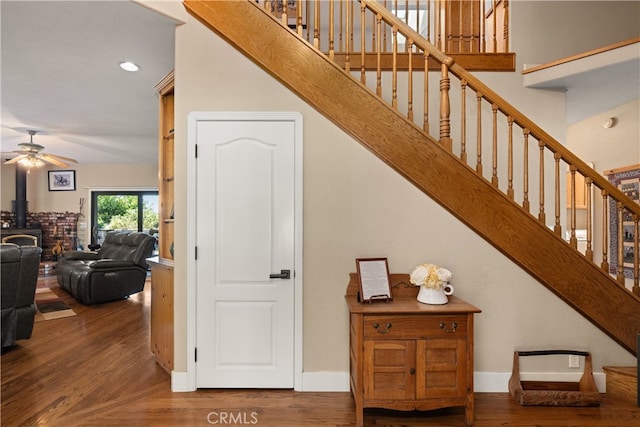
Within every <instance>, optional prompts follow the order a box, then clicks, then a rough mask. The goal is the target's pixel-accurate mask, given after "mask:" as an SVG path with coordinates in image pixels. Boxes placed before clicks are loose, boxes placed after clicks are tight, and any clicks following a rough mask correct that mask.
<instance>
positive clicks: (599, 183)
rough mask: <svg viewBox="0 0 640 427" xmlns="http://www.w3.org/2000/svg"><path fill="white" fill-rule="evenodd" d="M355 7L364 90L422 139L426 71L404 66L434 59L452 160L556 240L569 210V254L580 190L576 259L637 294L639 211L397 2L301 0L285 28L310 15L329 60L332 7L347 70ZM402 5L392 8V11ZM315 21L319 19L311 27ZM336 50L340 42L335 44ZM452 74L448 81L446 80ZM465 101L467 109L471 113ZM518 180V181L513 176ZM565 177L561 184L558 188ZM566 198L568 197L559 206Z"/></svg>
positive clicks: (442, 129) (426, 120)
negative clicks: (399, 13) (581, 243)
mask: <svg viewBox="0 0 640 427" xmlns="http://www.w3.org/2000/svg"><path fill="white" fill-rule="evenodd" d="M272 3H273V2H271V1H265V2H263V6H264V7H265V8H266V10H268V11H272V10H271V8H272ZM320 3H323V4H325V7H324V9H328V10H327V11H326V13H325V14H324V15H323V14H321V5H320ZM354 3H359V5H358V7H357V9H356V10H357V11H358V12H359V13H358V14H359V29H360V33H361V36H360V42H361V45H360V46H359V47H360V55H361V56H362V58H361V61H360V80H361V82H362V84H364V85H367V83H368V82H367V78H368V73H367V70H366V67H365V66H364V64H365V62H366V60H365V59H364V56H365V55H367V54H372V53H373V54H375V55H377V62H376V66H375V72H376V75H375V82H374V83H370V84H369V86H370V87H371V89H372V90H374V91H375V93H376V95H377V96H379V97H380V98H381V99H383V100H385V101H386V102H387V103H388V104H389V105H390V106H391V107H392V108H393V109H395V110H397V111H399V112H401V113H402V114H404V115H406V117H407V118H408V119H409V120H410V121H412V122H414V123H416V125H418V126H420V127H421V128H422V129H423V130H424V131H425V132H426V133H430V130H431V129H430V128H431V125H430V117H431V116H432V115H431V114H430V112H429V107H430V104H431V103H432V102H431V99H432V97H431V98H430V95H429V90H430V89H431V88H430V87H429V82H428V79H429V73H424V72H422V71H417V70H414V69H413V68H412V65H413V64H414V63H415V61H416V60H420V61H422V62H423V63H425V64H426V63H428V62H429V61H435V62H436V63H437V64H438V66H439V68H440V70H441V75H440V81H439V92H440V93H439V98H440V102H439V117H438V120H437V122H438V123H439V140H440V142H441V143H442V144H443V145H444V146H445V147H447V148H448V149H453V141H456V144H455V145H456V146H455V151H457V152H458V155H459V158H460V159H461V160H462V161H463V162H465V163H468V164H469V165H470V166H472V167H474V168H475V170H476V172H477V173H478V174H479V175H481V176H485V177H486V178H487V179H489V180H490V181H491V183H492V184H493V185H494V187H495V188H496V189H498V190H500V191H503V192H504V193H505V194H506V195H507V196H508V197H509V198H511V199H512V200H515V199H516V192H517V193H518V198H519V199H520V202H521V204H522V208H523V209H524V210H525V211H527V212H531V210H532V208H534V209H536V210H537V212H536V215H537V217H538V219H539V220H540V221H541V222H542V223H544V224H546V225H548V226H549V228H552V229H553V230H554V232H555V233H556V234H557V235H559V236H561V237H564V236H563V226H562V224H563V222H564V216H565V214H567V212H566V211H568V214H567V218H568V219H567V221H566V222H568V226H566V228H567V231H568V235H569V238H568V240H569V244H570V245H571V246H572V247H573V248H574V249H576V250H577V248H578V245H577V243H578V240H577V237H576V222H577V221H576V216H577V211H578V208H577V207H576V196H577V193H578V192H584V193H585V194H586V197H587V198H588V200H587V201H586V212H585V214H586V222H587V228H586V247H585V250H584V256H585V257H586V258H587V259H588V260H589V261H594V260H597V262H598V263H599V264H600V266H601V268H602V270H603V271H604V272H606V273H609V272H611V271H614V272H616V279H617V281H618V284H619V285H620V286H625V282H626V277H629V278H630V281H631V284H630V285H629V286H630V287H631V289H632V291H633V292H634V293H635V294H636V295H640V287H639V278H640V271H639V264H640V263H639V260H638V256H639V253H638V222H639V219H640V205H639V204H638V203H634V202H633V201H632V200H631V199H630V198H629V197H627V196H626V195H625V194H623V193H622V191H621V190H620V189H618V188H616V187H614V186H613V185H612V184H611V183H610V182H609V181H608V180H607V179H605V178H604V177H603V176H602V175H600V174H599V173H597V172H596V171H595V170H593V168H591V167H590V166H589V165H587V164H586V163H585V162H583V161H582V160H580V159H579V158H578V157H576V156H575V155H574V154H573V153H572V152H571V151H569V150H567V149H566V148H565V147H564V146H563V145H562V144H561V143H560V142H558V141H557V140H555V139H554V138H553V137H552V136H551V135H549V134H548V133H546V132H545V131H544V130H543V129H542V128H541V127H539V126H538V125H536V124H535V123H534V122H533V121H531V120H530V119H529V118H528V117H526V116H525V115H524V114H522V113H521V112H520V111H518V110H517V109H516V108H515V107H513V106H512V105H511V104H509V103H508V102H507V101H505V100H504V99H503V98H502V97H500V96H499V95H498V94H497V93H495V92H494V91H493V90H491V89H490V88H489V87H488V86H486V85H485V84H484V83H482V82H481V81H480V80H479V79H478V78H476V77H475V76H474V75H472V74H470V73H469V72H468V71H467V70H466V69H465V68H463V67H461V66H460V65H458V64H457V63H456V62H455V61H454V59H452V58H451V57H450V56H447V55H445V54H444V53H443V52H441V51H440V50H439V49H437V48H436V47H435V46H434V45H433V44H432V43H430V42H429V41H428V40H427V39H425V38H424V37H423V35H421V34H419V33H418V32H416V31H415V30H414V29H413V28H411V27H410V26H409V25H408V23H407V22H406V21H404V20H402V19H400V18H398V17H396V16H395V15H394V14H392V13H391V12H390V10H389V9H388V6H390V5H393V6H395V7H396V8H397V7H398V1H395V2H393V1H375V0H362V1H360V2H354V1H339V0H329V1H323V2H320V1H308V0H305V1H304V2H303V1H302V0H298V1H297V2H296V6H297V7H296V8H292V13H295V14H296V18H295V19H293V22H294V23H296V25H294V29H295V30H296V31H297V33H298V34H299V35H300V34H304V30H305V28H304V26H303V25H302V22H307V21H308V20H309V19H311V18H313V19H314V20H315V21H314V24H313V28H315V29H316V31H315V35H314V37H313V44H314V47H316V48H320V41H319V37H320V30H319V28H329V35H328V38H327V41H326V44H327V45H328V46H329V50H328V58H329V60H334V57H335V50H334V48H335V46H336V44H335V35H334V32H333V31H332V30H333V28H334V27H335V26H336V24H335V22H336V15H338V11H339V15H338V17H339V22H340V25H339V26H338V28H340V29H341V32H340V40H341V41H342V38H343V33H342V28H343V25H342V22H343V21H344V22H346V25H345V26H344V28H345V30H344V32H345V34H346V35H347V36H348V37H346V42H345V50H344V52H345V63H344V64H338V65H340V66H342V67H344V69H345V70H346V71H347V72H350V71H351V70H352V69H351V63H350V55H349V51H350V50H351V49H352V48H353V40H352V39H353V34H354V27H356V28H357V27H358V25H357V22H358V21H357V20H356V19H355V18H354V16H353V12H354V9H355V6H354ZM402 3H403V2H400V5H401V4H402ZM468 3H472V2H468ZM405 7H406V6H405ZM418 7H419V3H418ZM438 7H440V6H438ZM310 9H313V12H310ZM303 12H305V13H306V16H304V18H305V20H303ZM343 14H344V15H343ZM278 17H279V18H280V19H281V20H282V21H283V22H289V21H288V19H289V18H288V15H287V13H286V11H282V13H281V14H280V15H279V16H278ZM321 17H322V18H325V19H326V21H325V22H320V18H321ZM371 22H373V23H374V25H372V26H368V23H371ZM400 38H402V39H403V40H405V41H406V43H404V44H403V47H402V49H400V48H399V44H398V40H399V39H400ZM350 41H351V43H350ZM369 42H371V47H370V49H368V43H369ZM339 45H340V46H342V42H341V43H340V44H339ZM388 49H389V50H390V52H389V53H390V55H391V63H390V64H385V61H384V60H383V58H382V54H383V53H385V52H387V50H388ZM402 53H407V54H408V56H409V59H408V65H407V69H408V72H407V75H406V81H404V82H403V83H404V85H403V86H404V87H400V85H401V83H400V82H401V81H403V79H402V77H404V73H400V72H399V71H398V60H397V58H398V55H399V54H402ZM425 66H426V65H425ZM425 66H423V68H422V70H424V67H425ZM386 70H389V71H390V74H391V76H390V78H388V77H387V78H383V74H386V73H385V71H386ZM417 73H419V75H420V77H422V78H423V79H424V82H423V84H422V87H420V85H419V84H417V82H416V80H414V75H415V74H417ZM371 77H373V76H371ZM452 77H454V78H456V79H457V80H455V82H452ZM453 83H455V84H456V85H457V86H456V95H457V96H458V100H457V102H458V103H459V105H458V106H457V107H458V108H459V109H460V111H459V113H458V114H457V119H455V120H456V122H457V124H458V125H459V128H458V129H459V132H458V133H457V134H454V135H453V137H452V121H453V120H454V118H452V113H451V105H452V104H453V103H454V102H455V101H454V100H452V99H451V97H452V92H453V89H452V87H451V86H452V84H453ZM401 93H404V94H405V96H404V97H402V96H401V95H400V94H401ZM401 98H404V99H402V101H403V105H399V103H400V100H401ZM474 103H475V104H476V105H475V108H474V106H473V104H474ZM418 106H422V107H423V108H422V110H423V111H422V112H421V114H419V115H416V109H417V107H418ZM485 115H486V116H485ZM486 117H490V126H491V127H492V129H491V130H490V131H489V135H486V134H487V132H485V130H484V129H483V127H484V126H486V125H487V119H486ZM474 119H475V120H474ZM433 121H435V120H433ZM468 122H475V123H473V124H472V123H469V124H471V126H474V125H475V127H476V128H475V129H474V130H473V131H472V130H471V129H469V128H468ZM500 127H501V128H502V129H501V128H500ZM473 132H475V135H474V136H475V146H474V147H472V146H471V144H468V136H469V134H470V133H473ZM517 134H520V135H521V136H520V140H519V141H517V136H516V135H517ZM485 136H488V138H485ZM487 139H488V140H489V141H487ZM536 147H537V150H536ZM516 152H519V159H516V157H515V153H516ZM485 153H488V154H485ZM487 157H488V158H489V160H487ZM536 158H537V159H536ZM536 163H537V164H536ZM518 175H519V177H520V180H518V178H517V176H518ZM565 179H566V180H568V182H566V183H565ZM518 181H519V182H518ZM579 182H580V183H584V184H582V185H584V186H586V190H585V189H584V188H581V187H580V186H579V185H578V183H579ZM563 183H564V184H565V185H563ZM536 187H537V188H536ZM533 188H536V190H537V191H535V192H534V191H532V189H533ZM594 189H597V192H598V193H599V196H600V197H599V200H597V199H598V197H597V196H595V195H594ZM565 190H567V191H565ZM565 197H566V198H568V200H565ZM596 202H599V203H601V206H600V209H597V208H596ZM549 204H551V209H549V208H548V207H547V206H548V205H549ZM596 214H597V215H598V216H599V217H600V218H599V219H598V220H596ZM610 224H615V227H616V228H615V229H613V232H614V236H612V235H611V232H610V229H609V227H610ZM625 225H626V227H627V229H626V230H627V233H626V235H627V236H633V237H631V238H630V237H627V240H625V239H624V238H616V239H615V242H614V246H612V237H617V236H624V235H625V228H624V227H625ZM629 230H631V231H629ZM595 233H597V234H598V235H599V241H600V242H601V247H600V248H599V250H598V249H597V248H594V240H595V239H594V236H595ZM610 251H611V253H610ZM610 258H613V259H616V262H615V264H614V265H610V262H609V260H610ZM625 272H626V276H625Z"/></svg>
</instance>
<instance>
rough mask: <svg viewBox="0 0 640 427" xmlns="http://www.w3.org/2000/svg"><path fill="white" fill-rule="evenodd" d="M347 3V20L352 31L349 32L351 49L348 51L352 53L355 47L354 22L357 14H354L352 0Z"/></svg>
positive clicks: (347, 0)
mask: <svg viewBox="0 0 640 427" xmlns="http://www.w3.org/2000/svg"><path fill="white" fill-rule="evenodd" d="M345 1H346V2H348V3H347V12H348V14H349V17H348V18H347V22H349V28H350V30H349V31H348V33H349V48H348V49H347V51H351V49H353V47H354V46H355V45H354V44H353V36H354V34H353V28H354V21H355V17H356V16H355V13H354V12H353V3H354V2H353V1H352V0H345Z"/></svg>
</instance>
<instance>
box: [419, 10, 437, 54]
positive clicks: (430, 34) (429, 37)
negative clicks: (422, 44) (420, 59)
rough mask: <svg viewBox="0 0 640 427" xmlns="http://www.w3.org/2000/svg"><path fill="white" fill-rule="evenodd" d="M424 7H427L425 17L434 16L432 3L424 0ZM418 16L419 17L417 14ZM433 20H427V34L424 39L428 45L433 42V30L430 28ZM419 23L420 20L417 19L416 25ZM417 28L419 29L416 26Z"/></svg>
mask: <svg viewBox="0 0 640 427" xmlns="http://www.w3.org/2000/svg"><path fill="white" fill-rule="evenodd" d="M426 2H427V3H426V7H427V13H426V16H428V17H431V16H434V15H433V3H434V2H433V1H430V0H426ZM418 10H420V8H418ZM418 16H420V15H419V14H418ZM432 21H433V20H432V19H427V34H425V38H426V39H427V40H429V43H432V44H434V40H433V28H432V27H431V22H432ZM419 23H420V18H418V24H419ZM418 28H420V26H418Z"/></svg>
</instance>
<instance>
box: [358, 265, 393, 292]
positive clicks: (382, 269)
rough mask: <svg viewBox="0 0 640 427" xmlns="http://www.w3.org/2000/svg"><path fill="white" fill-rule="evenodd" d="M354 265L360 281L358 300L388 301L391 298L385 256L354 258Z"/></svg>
mask: <svg viewBox="0 0 640 427" xmlns="http://www.w3.org/2000/svg"><path fill="white" fill-rule="evenodd" d="M356 267H357V271H358V281H359V283H360V295H359V298H358V299H359V301H360V302H368V303H371V302H373V301H375V300H382V301H386V302H389V301H391V300H392V299H393V295H392V294H391V283H390V280H389V264H388V262H387V258H356Z"/></svg>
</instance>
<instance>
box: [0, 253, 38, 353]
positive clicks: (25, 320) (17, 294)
mask: <svg viewBox="0 0 640 427" xmlns="http://www.w3.org/2000/svg"><path fill="white" fill-rule="evenodd" d="M41 252H42V249H41V248H39V247H37V246H22V247H20V246H18V245H16V244H14V243H2V244H1V245H0V260H1V264H2V266H1V267H0V271H1V273H2V276H1V277H2V278H1V289H2V296H1V297H0V301H1V303H2V308H1V309H0V324H1V325H2V348H7V347H11V346H13V345H14V344H15V342H16V340H22V339H28V338H31V333H32V332H33V321H34V318H35V315H36V304H35V302H34V300H35V295H36V286H37V282H38V269H39V268H40V253H41Z"/></svg>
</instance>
